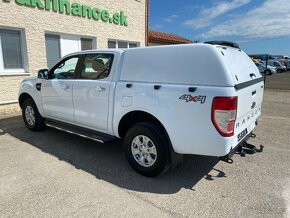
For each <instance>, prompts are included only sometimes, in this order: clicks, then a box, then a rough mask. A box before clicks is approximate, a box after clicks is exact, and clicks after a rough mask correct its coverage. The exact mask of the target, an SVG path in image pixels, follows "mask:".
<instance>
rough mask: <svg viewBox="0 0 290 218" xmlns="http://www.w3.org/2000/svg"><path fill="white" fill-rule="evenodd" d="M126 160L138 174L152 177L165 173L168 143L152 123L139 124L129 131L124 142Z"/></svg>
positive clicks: (157, 127)
mask: <svg viewBox="0 0 290 218" xmlns="http://www.w3.org/2000/svg"><path fill="white" fill-rule="evenodd" d="M124 148H125V154H126V157H127V160H128V162H129V164H130V165H131V167H132V168H133V169H134V170H136V171H137V172H138V173H140V174H142V175H144V176H148V177H154V176H157V175H159V174H160V173H162V172H163V171H165V169H166V166H167V163H168V154H169V150H168V143H167V140H166V137H165V136H164V134H163V132H162V131H161V129H160V128H159V126H158V125H156V124H154V123H147V122H144V123H139V124H136V125H134V126H133V127H131V128H130V129H129V131H128V132H127V134H126V137H125V140H124Z"/></svg>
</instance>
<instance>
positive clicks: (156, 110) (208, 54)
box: [19, 42, 264, 176]
mask: <svg viewBox="0 0 290 218" xmlns="http://www.w3.org/2000/svg"><path fill="white" fill-rule="evenodd" d="M263 91H264V82H263V77H262V75H261V74H260V73H259V70H258V69H257V67H256V66H255V64H254V63H253V62H252V60H251V59H250V58H249V57H248V56H247V55H246V54H245V53H244V52H243V51H242V50H241V49H240V48H239V46H238V45H237V44H235V43H230V42H208V43H200V44H194V45H174V46H160V47H147V48H134V49H127V50H116V49H115V50H112V49H104V50H91V51H83V52H79V53H74V54H70V55H68V56H66V57H64V58H62V59H61V60H60V61H59V62H58V63H57V64H56V65H55V66H54V67H52V68H51V69H49V70H47V69H43V70H40V71H39V72H38V77H36V78H27V79H24V81H23V82H22V83H21V87H20V92H19V104H20V107H21V109H22V115H23V120H24V123H25V125H26V127H27V128H28V129H30V130H33V131H39V130H42V129H44V127H45V126H49V127H54V128H57V129H60V130H63V131H67V132H70V133H74V134H78V135H80V136H83V137H86V138H89V139H93V140H96V141H98V142H110V141H112V140H114V139H115V138H121V139H123V141H124V150H125V154H126V157H127V160H128V162H129V164H130V165H131V166H132V168H134V169H135V170H136V171H137V172H139V173H140V174H142V175H145V176H157V175H159V174H160V173H161V172H163V171H165V170H166V169H168V168H170V166H172V165H174V164H175V163H178V162H180V160H182V155H183V154H198V155H209V156H218V157H223V156H227V155H229V154H231V153H233V151H235V149H236V148H238V147H239V146H240V145H241V143H242V142H244V141H245V140H247V139H248V138H249V135H251V134H252V131H253V129H254V128H255V127H256V125H257V120H258V118H259V117H260V115H261V104H262V99H263Z"/></svg>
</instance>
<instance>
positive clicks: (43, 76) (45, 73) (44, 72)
mask: <svg viewBox="0 0 290 218" xmlns="http://www.w3.org/2000/svg"><path fill="white" fill-rule="evenodd" d="M37 77H38V78H39V79H48V69H41V70H39V71H38V74H37Z"/></svg>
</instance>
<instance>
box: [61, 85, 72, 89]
mask: <svg viewBox="0 0 290 218" xmlns="http://www.w3.org/2000/svg"><path fill="white" fill-rule="evenodd" d="M69 87H70V86H68V85H64V84H62V85H61V88H62V89H63V90H67V89H69Z"/></svg>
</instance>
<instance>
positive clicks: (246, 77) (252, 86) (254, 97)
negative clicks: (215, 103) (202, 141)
mask: <svg viewBox="0 0 290 218" xmlns="http://www.w3.org/2000/svg"><path fill="white" fill-rule="evenodd" d="M218 49H219V50H220V51H221V52H222V54H223V57H224V60H225V63H226V65H227V68H228V71H229V73H230V74H231V75H232V77H233V80H234V81H235V89H236V91H237V96H238V112H237V120H236V128H235V134H236V135H238V134H241V135H240V136H239V137H238V141H240V140H242V138H243V137H244V136H245V135H246V133H249V132H251V131H252V130H253V128H254V127H255V123H256V122H255V121H256V120H257V118H258V117H259V116H260V115H261V105H262V100H263V93H264V78H263V76H262V74H261V73H260V72H259V70H258V68H257V67H256V66H255V64H254V63H253V61H252V60H251V59H250V58H249V57H248V55H247V54H245V53H244V52H243V51H242V50H241V49H237V48H231V47H222V46H218Z"/></svg>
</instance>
